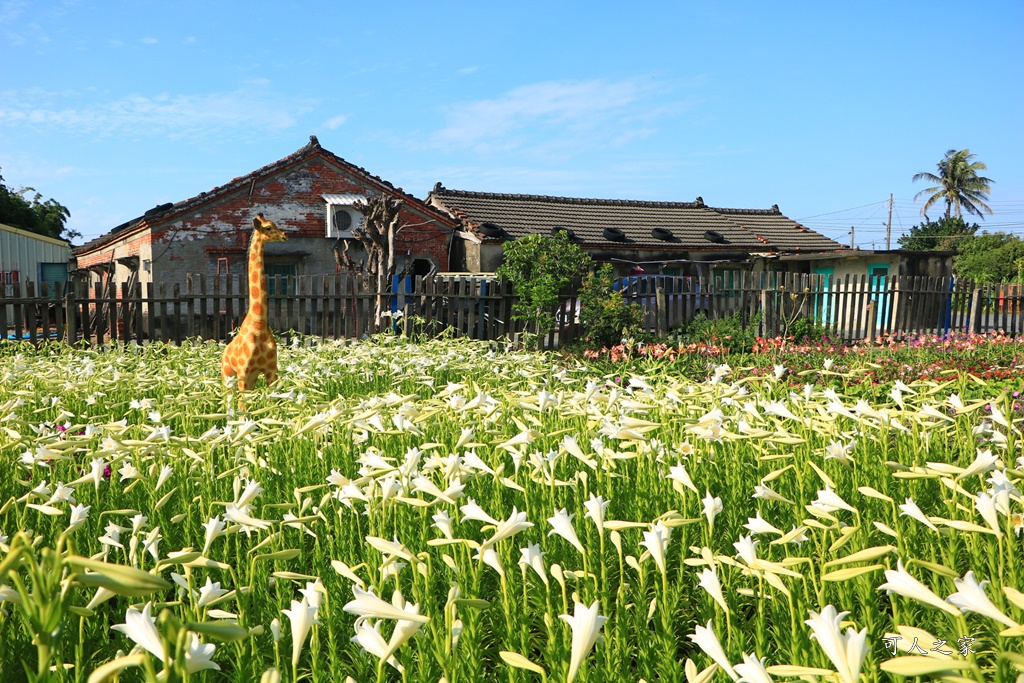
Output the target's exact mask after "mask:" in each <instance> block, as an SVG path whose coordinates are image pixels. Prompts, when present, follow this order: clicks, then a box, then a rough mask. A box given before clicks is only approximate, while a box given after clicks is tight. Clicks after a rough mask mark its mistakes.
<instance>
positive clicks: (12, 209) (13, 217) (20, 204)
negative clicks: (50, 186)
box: [0, 176, 82, 240]
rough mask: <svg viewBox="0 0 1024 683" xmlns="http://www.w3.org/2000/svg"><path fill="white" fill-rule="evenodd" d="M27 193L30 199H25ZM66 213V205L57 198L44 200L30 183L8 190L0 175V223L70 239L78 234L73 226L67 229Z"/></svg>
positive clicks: (67, 214)
mask: <svg viewBox="0 0 1024 683" xmlns="http://www.w3.org/2000/svg"><path fill="white" fill-rule="evenodd" d="M29 194H32V199H31V200H29V199H26V196H27V195H29ZM70 216H71V212H70V211H68V208H67V207H66V206H64V205H62V204H60V203H59V202H58V201H57V200H55V199H47V200H45V201H44V200H43V196H42V195H41V194H39V193H38V192H36V191H35V189H34V188H31V187H23V188H21V189H20V190H12V189H10V188H8V187H7V186H6V185H4V178H3V176H0V223H3V224H5V225H9V226H11V227H12V228H20V229H21V230H26V231H28V232H34V233H36V234H37V235H46V236H47V237H56V238H59V239H69V240H70V239H75V238H76V237H81V236H82V235H81V233H79V232H77V231H75V230H68V228H67V226H66V223H67V220H68V218H69V217H70Z"/></svg>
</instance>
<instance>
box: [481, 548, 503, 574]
mask: <svg viewBox="0 0 1024 683" xmlns="http://www.w3.org/2000/svg"><path fill="white" fill-rule="evenodd" d="M473 559H474V560H480V561H481V562H483V563H484V564H486V565H487V566H488V567H490V568H491V569H493V570H494V571H496V572H498V575H499V576H505V568H504V567H502V566H501V559H500V558H499V557H498V553H497V552H496V551H495V550H494V547H493V546H480V548H478V549H477V551H476V555H474V556H473Z"/></svg>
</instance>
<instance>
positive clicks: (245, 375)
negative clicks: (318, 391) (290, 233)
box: [221, 214, 287, 403]
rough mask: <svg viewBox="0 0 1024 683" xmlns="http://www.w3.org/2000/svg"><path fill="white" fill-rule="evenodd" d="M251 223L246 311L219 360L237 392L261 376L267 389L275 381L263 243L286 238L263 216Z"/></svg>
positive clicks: (225, 375) (273, 345) (253, 383)
mask: <svg viewBox="0 0 1024 683" xmlns="http://www.w3.org/2000/svg"><path fill="white" fill-rule="evenodd" d="M252 223H253V227H254V228H255V230H254V231H253V234H252V241H251V243H250V245H249V310H248V312H247V313H246V315H245V320H243V321H242V325H241V327H239V329H238V335H237V336H236V337H235V338H234V339H232V340H231V343H230V344H228V346H227V348H226V349H224V357H223V359H222V360H221V375H222V376H223V377H224V380H225V381H227V380H228V379H229V378H231V377H237V378H238V390H239V391H246V390H248V389H252V388H253V387H255V386H256V380H257V379H259V376H260V375H261V374H262V375H263V376H264V377H265V378H266V380H267V385H270V384H273V383H274V382H275V381H276V380H277V342H276V341H275V340H274V333H273V332H271V331H270V329H269V328H268V327H267V317H266V314H267V311H266V304H265V302H266V294H267V293H266V289H265V287H266V278H265V277H264V276H263V272H264V271H263V245H264V243H266V242H283V241H285V240H286V239H287V237H286V236H285V234H284V233H283V232H281V231H280V230H279V229H278V228H277V226H276V225H274V224H273V223H272V222H271V221H268V220H265V219H264V218H263V215H262V214H260V215H259V216H257V217H256V218H255V219H253V222H252ZM239 403H241V401H239Z"/></svg>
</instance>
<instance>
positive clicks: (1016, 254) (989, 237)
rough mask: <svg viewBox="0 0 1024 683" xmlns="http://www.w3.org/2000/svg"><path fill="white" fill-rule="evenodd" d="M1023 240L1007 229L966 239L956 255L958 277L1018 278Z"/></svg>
mask: <svg viewBox="0 0 1024 683" xmlns="http://www.w3.org/2000/svg"><path fill="white" fill-rule="evenodd" d="M1022 265H1024V240H1022V239H1021V238H1020V237H1017V236H1016V235H1012V234H1010V233H1008V232H991V233H990V232H982V233H981V234H980V235H975V236H974V237H973V238H971V239H966V240H964V241H963V244H962V245H961V247H960V253H959V254H957V255H956V256H954V257H953V272H954V273H955V274H956V275H957V276H958V277H963V278H969V279H971V280H977V281H979V282H1015V281H1016V282H1019V281H1020V280H1021V266H1022Z"/></svg>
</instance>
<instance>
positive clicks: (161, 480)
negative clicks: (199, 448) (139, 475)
mask: <svg viewBox="0 0 1024 683" xmlns="http://www.w3.org/2000/svg"><path fill="white" fill-rule="evenodd" d="M172 474H174V468H172V467H171V466H170V465H164V466H163V467H162V468H160V476H159V477H157V480H156V487H155V488H154V489H153V490H154V491H159V490H160V487H161V486H163V485H164V484H166V483H167V480H168V479H170V478H171V475H172Z"/></svg>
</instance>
